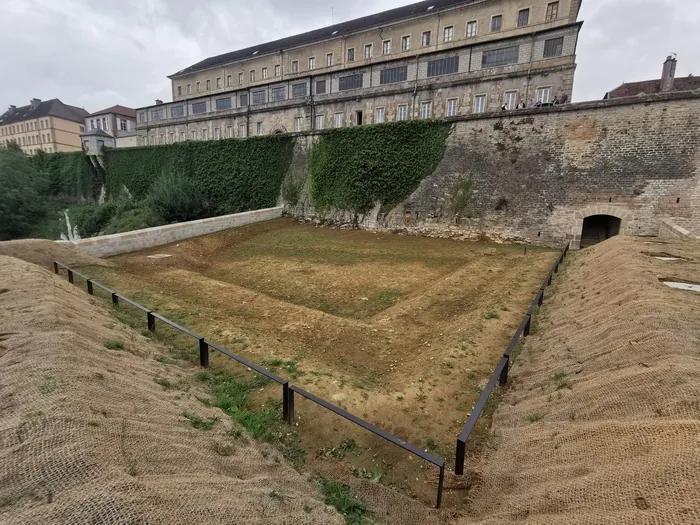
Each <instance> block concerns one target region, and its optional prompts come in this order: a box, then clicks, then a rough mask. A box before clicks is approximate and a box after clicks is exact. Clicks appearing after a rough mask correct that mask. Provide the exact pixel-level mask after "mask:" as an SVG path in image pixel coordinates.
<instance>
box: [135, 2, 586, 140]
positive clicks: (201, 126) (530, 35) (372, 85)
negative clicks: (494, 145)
mask: <svg viewBox="0 0 700 525" xmlns="http://www.w3.org/2000/svg"><path fill="white" fill-rule="evenodd" d="M580 5H581V0H559V1H550V0H529V1H526V0H434V1H428V2H419V3H417V4H412V5H409V6H405V7H401V8H398V9H393V10H390V11H386V12H383V13H379V14H376V15H372V16H369V17H365V18H360V19H357V20H352V21H350V22H344V23H341V24H336V25H333V26H330V27H327V28H323V29H319V30H316V31H311V32H309V33H304V34H301V35H297V36H293V37H289V38H285V39H282V40H278V41H274V42H269V43H266V44H262V45H259V46H254V47H251V48H247V49H243V50H240V51H234V52H232V53H227V54H224V55H220V56H216V57H211V58H208V59H206V60H204V61H202V62H200V63H198V64H195V65H193V66H190V67H188V68H186V69H184V70H182V71H179V72H178V73H176V74H174V75H172V76H171V77H170V79H171V81H172V95H173V102H170V103H167V104H163V103H162V102H160V101H157V103H156V105H155V106H149V107H145V108H140V109H138V110H137V129H138V130H140V131H143V132H145V133H146V134H147V137H148V142H149V144H165V143H172V142H177V141H182V140H209V139H219V138H232V137H247V136H250V135H263V134H270V133H285V132H300V131H307V130H318V129H325V128H331V127H342V126H349V125H361V124H380V123H383V122H389V121H395V120H410V119H417V118H433V117H450V116H460V115H469V114H472V113H484V112H489V111H501V110H502V108H503V107H504V106H505V108H506V109H515V108H516V107H517V106H518V104H524V105H525V106H528V107H529V106H532V105H534V104H537V103H543V104H549V103H551V102H553V101H554V100H555V98H556V99H558V100H559V101H562V102H565V101H567V100H570V98H571V93H572V91H573V80H574V72H575V69H576V44H577V40H578V34H579V31H580V29H581V25H582V23H581V22H578V21H577V19H578V14H579V9H580Z"/></svg>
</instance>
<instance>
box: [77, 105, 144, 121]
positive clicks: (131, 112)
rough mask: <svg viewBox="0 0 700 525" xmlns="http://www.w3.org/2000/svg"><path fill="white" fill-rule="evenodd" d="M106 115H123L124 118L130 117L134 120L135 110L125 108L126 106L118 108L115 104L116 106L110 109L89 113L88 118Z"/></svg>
mask: <svg viewBox="0 0 700 525" xmlns="http://www.w3.org/2000/svg"><path fill="white" fill-rule="evenodd" d="M107 113H115V114H117V115H123V116H125V117H131V118H134V119H135V118H136V110H135V109H133V108H127V107H126V106H120V105H119V104H117V105H116V106H112V107H111V108H107V109H103V110H102V111H95V112H94V113H90V114H89V115H88V117H94V116H96V115H106V114H107Z"/></svg>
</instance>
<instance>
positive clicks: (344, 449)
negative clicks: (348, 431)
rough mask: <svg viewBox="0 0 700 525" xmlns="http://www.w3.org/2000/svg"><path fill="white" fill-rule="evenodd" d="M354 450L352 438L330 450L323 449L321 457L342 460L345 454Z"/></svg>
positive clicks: (354, 443) (355, 444)
mask: <svg viewBox="0 0 700 525" xmlns="http://www.w3.org/2000/svg"><path fill="white" fill-rule="evenodd" d="M355 449H357V443H356V442H355V440H354V439H352V438H345V439H344V440H343V441H341V442H340V444H339V445H337V446H335V447H333V448H330V449H323V455H324V456H326V457H327V458H336V459H343V458H344V457H345V454H347V453H348V452H352V451H353V450H355Z"/></svg>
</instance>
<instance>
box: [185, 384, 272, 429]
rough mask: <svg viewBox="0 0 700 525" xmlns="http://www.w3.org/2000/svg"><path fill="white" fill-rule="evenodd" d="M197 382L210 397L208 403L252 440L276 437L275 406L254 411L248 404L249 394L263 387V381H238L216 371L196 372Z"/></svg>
mask: <svg viewBox="0 0 700 525" xmlns="http://www.w3.org/2000/svg"><path fill="white" fill-rule="evenodd" d="M197 380H198V381H201V382H203V383H206V384H207V386H208V387H209V388H210V389H211V392H212V395H213V398H212V399H210V400H209V404H210V405H211V406H215V407H218V408H220V409H221V410H223V411H224V412H226V414H228V415H229V416H231V419H233V420H234V421H235V422H236V423H238V424H239V425H241V426H242V427H243V428H245V429H246V430H247V431H248V432H250V433H251V434H252V436H253V437H254V438H255V439H260V440H263V441H272V440H274V439H276V438H278V437H279V432H278V431H277V420H278V415H279V414H278V412H279V403H273V404H272V406H270V407H268V408H265V409H263V410H259V411H257V412H254V411H253V410H251V409H250V407H249V404H248V397H249V396H250V393H251V392H252V391H253V390H255V389H257V388H260V386H261V385H264V384H265V383H266V382H267V380H263V379H259V380H254V381H241V380H239V379H237V378H235V377H234V376H232V375H229V374H226V373H218V372H205V371H202V372H198V373H197Z"/></svg>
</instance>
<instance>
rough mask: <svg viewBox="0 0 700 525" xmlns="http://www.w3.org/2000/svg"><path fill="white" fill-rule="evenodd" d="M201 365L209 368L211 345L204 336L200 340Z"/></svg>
mask: <svg viewBox="0 0 700 525" xmlns="http://www.w3.org/2000/svg"><path fill="white" fill-rule="evenodd" d="M199 365H200V366H201V367H202V368H209V345H208V344H207V342H206V341H205V340H204V338H203V337H202V338H201V339H200V340H199Z"/></svg>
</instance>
